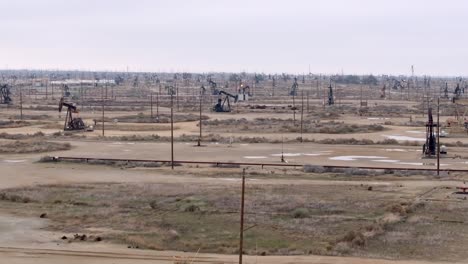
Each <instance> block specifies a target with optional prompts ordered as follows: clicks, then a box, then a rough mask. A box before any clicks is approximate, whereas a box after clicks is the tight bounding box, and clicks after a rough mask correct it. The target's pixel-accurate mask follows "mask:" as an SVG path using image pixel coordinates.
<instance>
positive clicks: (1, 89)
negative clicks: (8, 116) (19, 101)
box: [0, 84, 13, 104]
mask: <svg viewBox="0 0 468 264" xmlns="http://www.w3.org/2000/svg"><path fill="white" fill-rule="evenodd" d="M0 94H1V96H2V98H1V99H2V101H1V103H2V104H11V102H12V101H13V100H11V97H10V94H11V93H10V87H9V86H8V84H2V85H0Z"/></svg>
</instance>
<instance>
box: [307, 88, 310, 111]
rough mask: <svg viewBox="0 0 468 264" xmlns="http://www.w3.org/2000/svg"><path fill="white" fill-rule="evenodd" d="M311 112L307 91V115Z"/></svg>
mask: <svg viewBox="0 0 468 264" xmlns="http://www.w3.org/2000/svg"><path fill="white" fill-rule="evenodd" d="M309 112H310V111H309V91H307V113H309Z"/></svg>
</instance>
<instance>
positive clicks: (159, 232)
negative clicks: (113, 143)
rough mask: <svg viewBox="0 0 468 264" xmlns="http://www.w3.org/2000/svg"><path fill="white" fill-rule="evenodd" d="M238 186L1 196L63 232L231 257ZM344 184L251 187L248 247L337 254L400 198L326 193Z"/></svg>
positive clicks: (27, 191)
mask: <svg viewBox="0 0 468 264" xmlns="http://www.w3.org/2000/svg"><path fill="white" fill-rule="evenodd" d="M234 177H238V176H234ZM238 187H239V186H238V185H237V184H235V185H233V186H229V185H228V186H220V185H211V184H197V185H193V184H181V183H174V184H172V183H165V184H156V183H145V184H115V183H102V184H78V185H47V186H37V187H27V188H16V189H8V190H4V191H3V192H2V193H3V194H1V195H0V198H1V197H4V198H2V202H1V205H2V207H4V208H10V209H14V210H17V211H22V210H24V208H25V207H26V206H27V208H28V210H27V213H31V214H33V215H36V214H37V215H39V214H41V213H47V216H48V218H49V219H50V220H51V221H52V224H51V228H52V229H54V230H56V231H60V232H63V233H87V234H88V233H89V232H88V231H87V229H88V228H100V229H106V230H116V231H115V232H112V231H108V232H106V233H103V234H101V233H99V234H92V235H100V236H102V237H104V239H106V240H113V241H118V242H121V243H125V244H127V245H129V246H132V247H139V248H149V249H175V250H187V251H197V250H198V249H199V248H200V245H201V249H200V252H219V253H230V254H232V253H235V252H236V250H237V238H238V212H239V195H240V194H239V188H238ZM342 188H343V187H341V186H333V185H325V186H314V185H305V186H299V185H261V186H260V185H249V184H248V185H247V192H246V208H245V212H246V216H245V217H246V225H248V226H251V225H255V224H256V225H257V226H256V227H255V228H252V229H250V230H249V231H247V232H246V234H245V250H246V252H247V253H248V254H255V252H258V253H259V254H260V253H262V254H267V255H271V254H309V253H314V254H333V252H332V251H330V248H329V245H332V244H334V243H335V241H337V240H339V239H340V238H341V237H342V234H345V233H347V232H348V231H350V230H357V229H359V226H361V225H362V224H365V223H367V224H368V225H370V224H372V223H373V222H374V221H376V220H375V219H377V217H378V216H380V215H382V214H385V213H386V211H385V208H386V207H387V206H389V205H390V204H392V203H395V202H396V201H397V199H398V198H397V197H395V198H392V197H393V196H389V195H388V194H386V193H381V192H369V191H367V189H366V188H364V187H360V186H347V187H346V188H351V189H352V190H353V191H350V192H346V193H342V194H343V195H340V196H330V195H329V194H330V193H338V192H340V191H341V190H342ZM382 199H384V200H382ZM385 200H388V201H385ZM24 201H27V203H25V202H24ZM370 201H376V202H370ZM351 204H352V206H350V205H351ZM23 213H24V211H23ZM327 248H328V249H327Z"/></svg>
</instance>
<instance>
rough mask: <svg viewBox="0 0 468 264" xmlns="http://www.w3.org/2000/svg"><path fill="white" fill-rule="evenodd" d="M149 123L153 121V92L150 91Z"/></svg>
mask: <svg viewBox="0 0 468 264" xmlns="http://www.w3.org/2000/svg"><path fill="white" fill-rule="evenodd" d="M150 105H151V106H150V109H151V123H153V92H151V93H150Z"/></svg>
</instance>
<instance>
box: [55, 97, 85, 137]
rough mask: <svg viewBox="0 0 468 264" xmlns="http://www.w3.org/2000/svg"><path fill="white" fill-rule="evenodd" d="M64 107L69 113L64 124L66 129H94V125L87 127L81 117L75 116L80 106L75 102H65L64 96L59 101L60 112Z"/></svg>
mask: <svg viewBox="0 0 468 264" xmlns="http://www.w3.org/2000/svg"><path fill="white" fill-rule="evenodd" d="M63 107H66V108H67V115H66V116H65V123H64V125H63V130H64V131H76V130H86V131H93V127H87V126H86V125H85V123H84V122H83V120H82V119H81V118H79V117H73V114H77V113H78V112H79V111H78V108H77V107H76V106H75V105H74V104H73V103H70V102H65V99H64V98H63V97H62V98H61V99H60V102H59V108H58V110H59V113H60V112H62V108H63Z"/></svg>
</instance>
